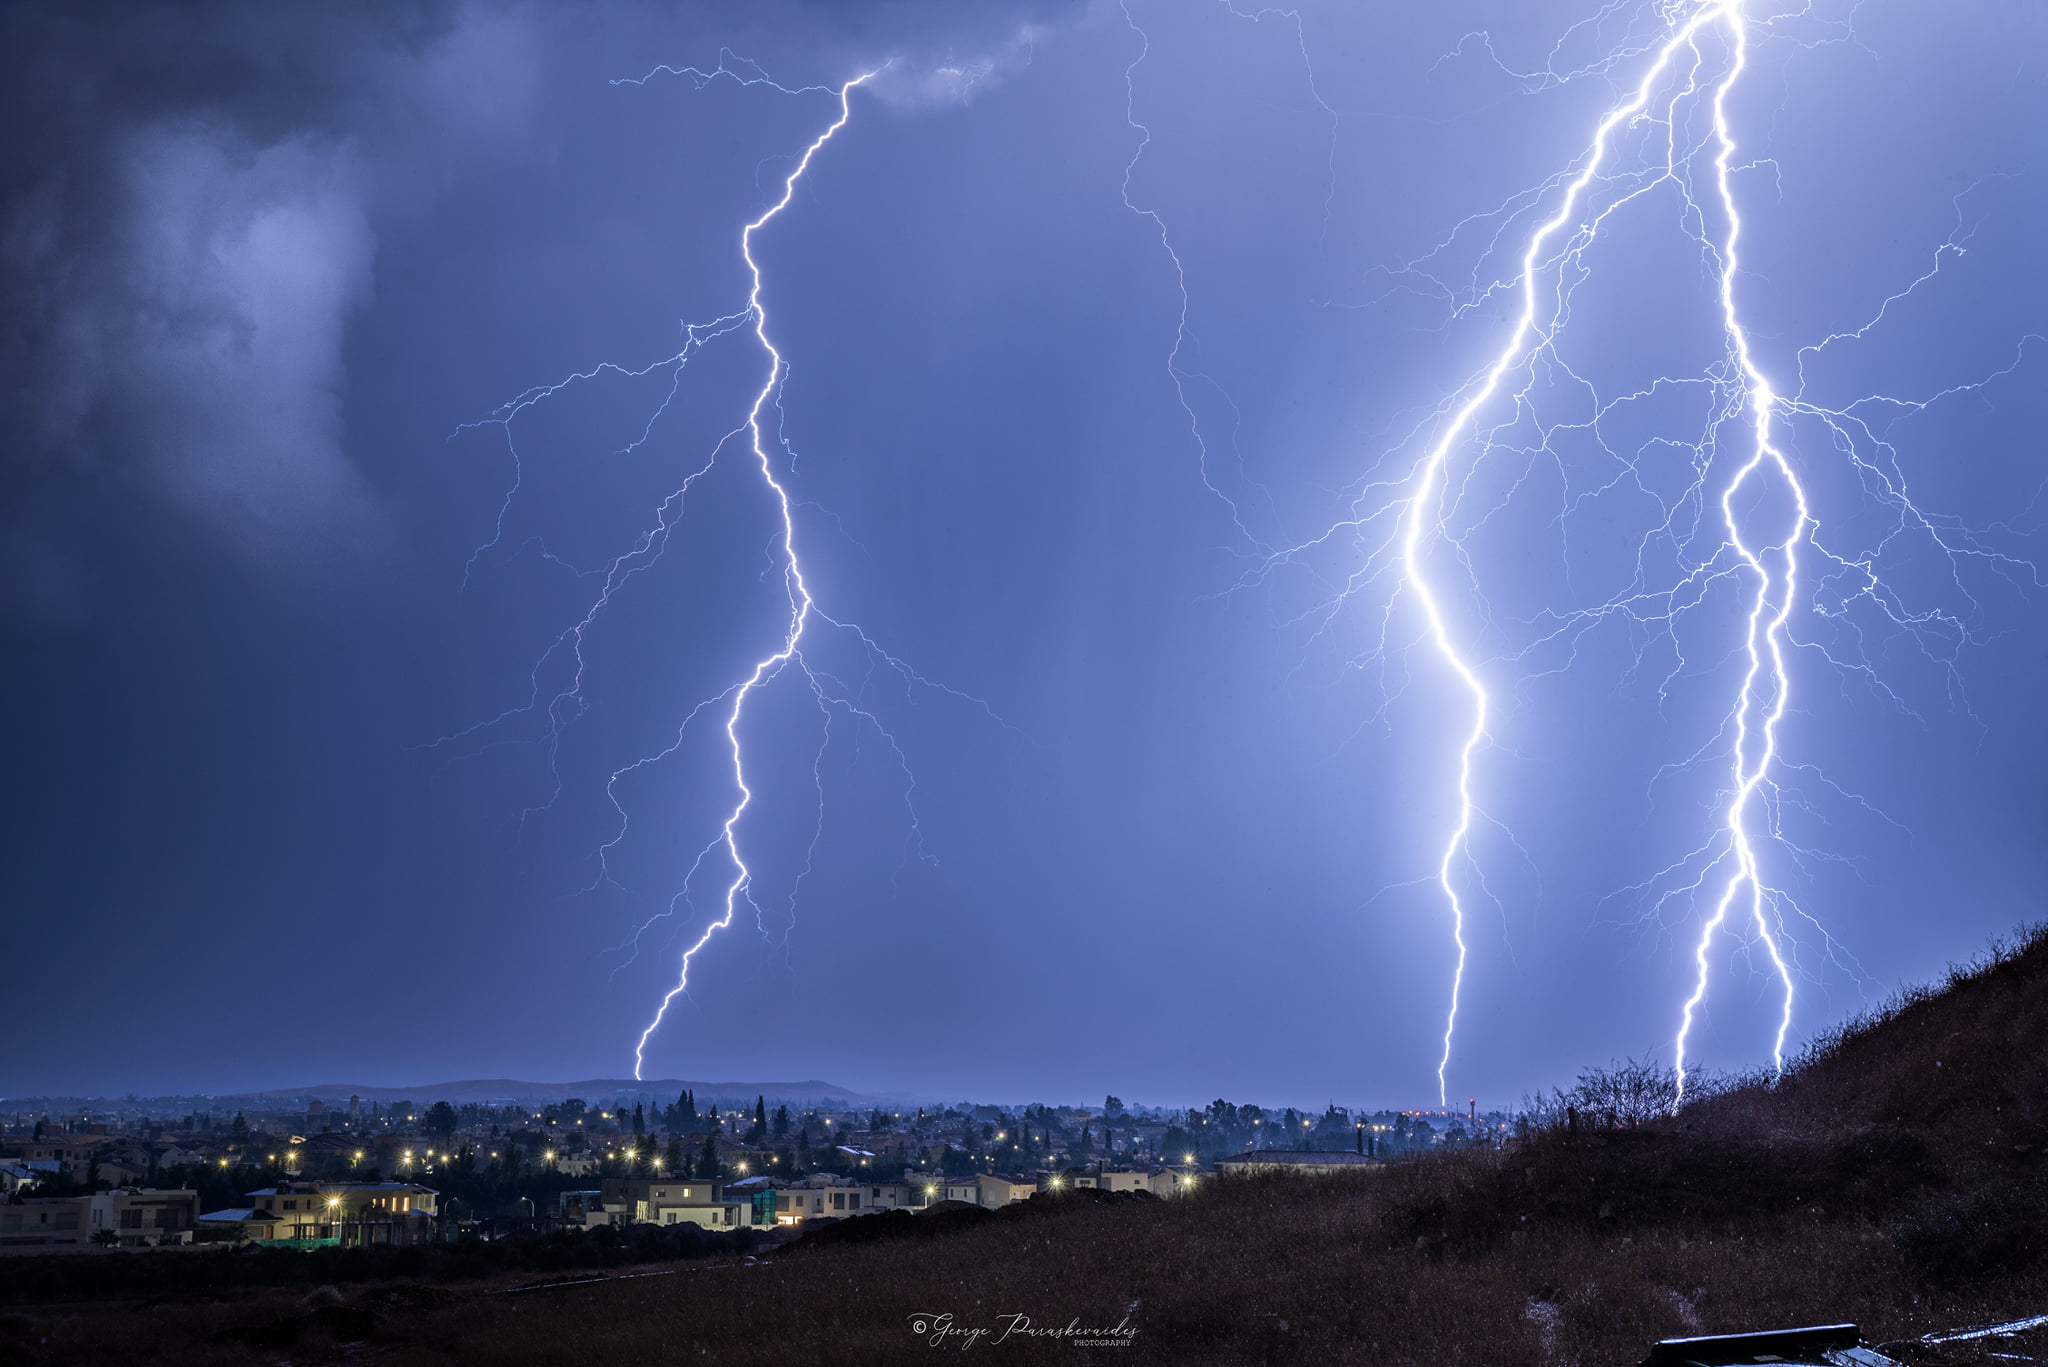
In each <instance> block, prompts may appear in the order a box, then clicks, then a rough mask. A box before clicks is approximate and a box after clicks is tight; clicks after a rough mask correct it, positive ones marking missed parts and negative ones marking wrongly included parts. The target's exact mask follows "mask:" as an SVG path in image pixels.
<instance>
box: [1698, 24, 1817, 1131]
mask: <svg viewBox="0 0 2048 1367" xmlns="http://www.w3.org/2000/svg"><path fill="white" fill-rule="evenodd" d="M1705 13H1706V14H1707V15H1711V16H1716V17H1721V18H1725V19H1726V20H1727V23H1728V30H1729V41H1730V44H1731V45H1732V47H1733V49H1734V51H1733V53H1732V55H1731V56H1730V58H1729V62H1728V71H1727V74H1726V75H1725V76H1724V77H1723V78H1722V80H1721V83H1720V85H1719V86H1718V87H1717V88H1716V89H1715V91H1714V104H1713V110H1714V138H1715V140H1716V142H1717V144H1718V147H1719V150H1718V151H1717V153H1716V154H1715V157H1714V184H1715V187H1716V188H1717V190H1718V191H1719V193H1720V197H1721V210H1722V212H1723V213H1724V214H1725V215H1726V216H1727V220H1728V231H1727V235H1726V237H1725V238H1724V239H1723V241H1722V245H1721V261H1720V273H1721V316H1722V319H1723V322H1724V325H1725V327H1726V328H1727V332H1728V339H1729V341H1730V343H1731V344H1732V346H1733V348H1734V351H1735V359H1736V364H1737V365H1738V366H1739V367H1740V369H1741V372H1742V375H1743V378H1744V380H1745V382H1746V388H1747V390H1748V395H1749V413H1750V421H1751V424H1752V425H1753V427H1754V429H1755V434H1756V450H1755V451H1754V452H1752V453H1751V455H1750V457H1749V459H1748V460H1747V461H1746V462H1744V463H1743V465H1742V466H1741V467H1740V469H1738V470H1737V471H1736V474H1735V477H1734V478H1733V479H1731V480H1730V481H1729V482H1728V486H1727V488H1726V489H1724V490H1723V491H1722V493H1721V517H1722V521H1723V523H1724V525H1726V527H1727V528H1728V540H1729V543H1730V544H1731V545H1733V546H1734V547H1735V550H1736V553H1737V554H1738V555H1740V556H1741V557H1742V560H1743V563H1744V564H1745V565H1747V566H1748V567H1749V569H1750V572H1751V573H1752V574H1754V575H1755V576H1756V596H1755V598H1754V599H1752V600H1751V604H1750V609H1749V615H1748V618H1747V625H1746V631H1745V635H1744V640H1743V646H1744V649H1745V650H1746V651H1747V653H1748V657H1749V668H1748V670H1747V672H1746V673H1745V674H1744V675H1743V679H1742V692H1741V694H1740V695H1739V697H1738V699H1737V702H1736V707H1735V745H1734V755H1733V759H1734V770H1735V773H1734V783H1735V788H1734V796H1733V797H1732V798H1731V799H1730V801H1729V803H1728V815H1727V831H1728V840H1729V844H1730V846H1731V848H1732V849H1733V851H1734V854H1735V872H1734V873H1733V874H1731V875H1730V876H1729V878H1728V880H1727V882H1726V884H1725V885H1724V886H1723V888H1722V891H1721V897H1720V900H1719V901H1718V902H1717V903H1716V904H1715V906H1714V914H1713V915H1712V916H1710V917H1709V918H1707V922H1706V924H1705V925H1704V926H1703V927H1701V930H1700V938H1699V945H1698V948H1697V949H1696V951H1695V952H1694V955H1693V959H1694V963H1695V964H1696V966H1697V967H1698V969H1699V977H1698V980H1697V983H1696V985H1695V986H1694V988H1693V993H1692V995H1691V996H1690V997H1688V998H1686V1002H1685V1009H1684V1013H1683V1020H1682V1022H1681V1023H1680V1025H1679V1027H1678V1036H1677V1039H1676V1041H1675V1043H1674V1048H1675V1050H1676V1057H1675V1058H1674V1059H1673V1067H1674V1068H1675V1069H1676V1070H1677V1074H1678V1091H1677V1098H1676V1099H1677V1101H1679V1102H1683V1101H1684V1100H1685V1077H1686V1073H1685V1046H1686V1041H1687V1039H1688V1038H1689V1037H1690V1036H1691V1034H1692V1022H1693V1013H1694V1012H1695V1011H1696V1010H1698V1009H1699V1004H1700V1002H1701V1001H1702V1000H1703V999H1704V998H1705V997H1706V995H1707V952H1708V949H1709V948H1710V946H1711V945H1712V944H1713V940H1714V937H1715V935H1716V934H1718V933H1719V931H1720V929H1721V925H1722V923H1723V922H1724V921H1725V920H1726V919H1727V916H1728V909H1729V907H1730V906H1731V905H1732V904H1733V903H1734V901H1735V899H1736V898H1737V897H1738V896H1740V895H1741V894H1742V891H1743V889H1744V888H1747V889H1748V891H1749V901H1750V913H1751V916H1752V918H1753V919H1754V921H1755V923H1756V932H1757V937H1758V938H1759V939H1760V940H1761V941H1762V942H1763V945H1764V948H1765V950H1766V951H1767V952H1768V953H1769V954H1770V956H1771V962H1772V964H1773V965H1775V966H1776V968H1777V971H1778V978H1779V981H1780V982H1782V983H1783V984H1784V988H1785V1004H1784V1010H1783V1012H1782V1013H1781V1014H1780V1015H1779V1017H1778V1032H1777V1035H1776V1036H1775V1037H1774V1038H1773V1039H1772V1041H1771V1066H1772V1067H1773V1068H1774V1069H1775V1070H1777V1071H1778V1072H1783V1071H1784V1068H1785V1035H1786V1033H1787V1032H1788V1031H1790V1030H1791V1028H1792V1004H1793V983H1792V970H1791V967H1790V966H1789V965H1788V964H1787V963H1786V962H1785V956H1784V954H1783V953H1782V952H1781V951H1780V950H1779V948H1778V940H1777V937H1776V936H1775V935H1774V934H1773V933H1772V931H1771V924H1770V918H1769V917H1767V916H1765V915H1764V884H1763V877H1762V874H1761V872H1760V871H1759V870H1758V868H1757V856H1756V848H1755V846H1754V845H1753V844H1752V843H1751V841H1750V833H1749V822H1748V814H1749V806H1750V802H1751V800H1752V799H1753V798H1754V797H1755V795H1756V791H1757V787H1758V785H1759V784H1761V783H1762V782H1764V781H1765V778H1766V777H1767V775H1768V774H1769V773H1770V769H1771V765H1772V763H1773V762H1774V761H1775V760H1776V759H1777V755H1778V723H1779V721H1780V720H1781V719H1782V718H1783V717H1784V715H1785V706H1786V703H1787V702H1788V701H1789V700H1790V698H1791V694H1792V680H1791V676H1790V674H1788V673H1787V672H1786V668H1785V621H1786V619H1787V618H1788V617H1790V616H1791V614H1792V602H1793V594H1794V592H1795V591H1796V588H1797V581H1798V575H1799V544H1800V542H1801V541H1802V540H1803V539H1804V538H1805V536H1806V529H1807V524H1808V521H1809V519H1808V515H1807V502H1806V490H1805V489H1804V488H1803V487H1802V486H1801V484H1800V482H1799V476H1798V475H1797V474H1796V473H1794V471H1793V469H1792V465H1791V462H1790V461H1788V460H1786V459H1785V453H1784V452H1783V451H1781V450H1780V449H1779V448H1778V447H1777V445H1775V444H1774V443H1773V442H1772V440H1771V415H1772V412H1773V410H1774V409H1775V408H1776V406H1777V399H1776V398H1775V396H1774V394H1773V392H1772V388H1771V383H1770V381H1769V380H1767V379H1766V378H1764V375H1763V372H1762V371H1761V370H1759V369H1758V368H1757V363H1756V358H1755V356H1754V355H1753V354H1752V353H1751V351H1750V346H1749V332H1748V329H1746V328H1745V327H1744V326H1743V324H1742V318H1741V315H1740V314H1739V312H1738V311H1737V309H1736V306H1735V276H1736V272H1737V270H1738V269H1739V258H1738V256H1737V255H1736V249H1737V247H1738V245H1739V243H1740V241H1741V238H1742V214H1741V212H1740V210H1739V209H1738V208H1737V206H1736V202H1735V191H1734V188H1733V187H1732V186H1731V185H1730V184H1729V181H1728V175H1729V166H1730V161H1731V158H1733V157H1734V155H1735V137H1734V135H1733V134H1732V133H1731V132H1730V131H1729V127H1728V92H1729V91H1730V90H1732V89H1734V87H1735V83H1736V81H1738V80H1739V79H1741V76H1742V73H1743V70H1744V68H1745V67H1746V66H1747V65H1748V63H1749V22H1748V18H1747V16H1746V15H1744V13H1743V10H1742V6H1741V4H1740V3H1739V0H1736V3H1730V4H1724V5H1718V6H1716V7H1715V8H1714V9H1712V10H1709V11H1706V12H1705ZM1767 462H1768V464H1769V465H1770V467H1771V469H1773V470H1775V471H1776V472H1777V474H1778V476H1779V478H1780V479H1782V480H1783V481H1784V484H1785V487H1786V489H1787V491H1788V492H1789V493H1790V494H1791V496H1792V500H1793V504H1794V506H1795V507H1796V508H1797V510H1798V511H1797V515H1796V516H1795V517H1794V519H1793V522H1792V526H1791V527H1790V528H1789V529H1788V530H1787V531H1786V533H1785V536H1784V540H1783V541H1782V542H1780V543H1779V544H1778V545H1777V546H1775V547H1764V548H1761V549H1758V548H1752V547H1751V546H1750V544H1749V543H1748V541H1746V540H1745V539H1744V538H1743V535H1742V527H1741V522H1740V519H1738V517H1737V516H1736V512H1735V499H1736V497H1737V495H1739V494H1740V493H1741V492H1742V489H1743V486H1744V485H1746V484H1747V483H1749V480H1750V477H1751V476H1752V475H1755V474H1756V473H1757V471H1758V470H1760V469H1761V468H1763V467H1764V465H1765V464H1766V463H1767ZM1766 551H1775V552H1776V553H1777V555H1778V556H1779V557H1781V567H1780V570H1779V573H1778V574H1777V575H1775V576H1774V575H1773V574H1772V572H1771V569H1770V567H1769V566H1768V565H1766V564H1765V562H1764V553H1765V552H1766ZM1774 590H1775V593H1774ZM1774 596H1775V597H1776V599H1777V607H1776V609H1775V610H1773V609H1772V608H1771V601H1772V598H1773V597H1774ZM1766 614H1768V616H1766ZM1766 653H1768V654H1769V656H1770V668H1769V682H1768V685H1767V687H1766V691H1767V693H1768V695H1769V696H1768V701H1767V702H1766V701H1765V700H1764V699H1761V698H1759V696H1758V691H1757V684H1758V678H1759V676H1760V675H1762V674H1764V672H1765V668H1764V656H1765V654H1766ZM1759 706H1761V707H1762V708H1763V709H1764V715H1763V719H1762V721H1761V723H1760V724H1759V725H1758V726H1757V728H1756V729H1757V731H1758V732H1759V733H1760V739H1759V740H1758V741H1757V742H1756V744H1755V748H1756V759H1755V763H1754V764H1750V763H1749V751H1750V749H1751V738H1750V732H1751V716H1752V712H1753V710H1754V709H1756V708H1758V707H1759Z"/></svg>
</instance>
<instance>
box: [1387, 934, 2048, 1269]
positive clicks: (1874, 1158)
mask: <svg viewBox="0 0 2048 1367" xmlns="http://www.w3.org/2000/svg"><path fill="white" fill-rule="evenodd" d="M2044 1045H2048V932H2044V930H2043V929H2042V928H2038V927H2037V928H2033V929H2031V930H2029V931H2027V932H2025V933H2024V934H2023V935H2022V936H2021V937H2020V938H2019V939H2017V940H2015V941H2014V942H2011V943H1997V944H1994V945H1993V946H1992V949H1991V951H1990V952H1989V953H1988V954H1987V955H1986V956H1985V957H1983V958H1981V959H1979V960H1978V961H1976V962H1975V963H1972V964H1969V965H1963V966H1959V967H1957V968H1955V969H1952V970H1951V971H1950V973H1949V975H1948V979H1947V981H1946V983H1945V984H1943V985H1942V986H1941V987H1939V988H1926V989H1916V990H1912V991H1909V992H1906V993H1904V994H1902V995H1901V996H1900V997H1899V998H1898V999H1896V1000H1895V1001H1894V1002H1893V1003H1892V1004H1890V1005H1889V1006H1887V1007H1886V1008H1884V1009H1883V1010H1881V1011H1879V1012H1876V1013H1874V1014H1872V1015H1870V1016H1867V1017H1864V1018H1862V1019H1860V1020H1857V1021H1854V1022H1851V1023H1850V1024H1848V1025H1847V1026H1845V1027H1843V1028H1842V1029H1840V1030H1838V1031H1836V1032H1834V1033H1832V1034H1830V1035H1828V1036H1826V1037H1824V1038H1822V1039H1820V1040H1818V1041H1816V1043H1815V1044H1814V1045H1813V1046H1812V1047H1811V1048H1810V1049H1809V1050H1808V1051H1807V1052H1806V1054H1805V1055H1804V1056H1803V1057H1802V1058H1801V1059H1800V1060H1799V1061H1798V1062H1797V1063H1796V1064H1795V1065H1794V1066H1793V1067H1791V1068H1790V1069H1788V1070H1787V1072H1786V1074H1785V1076H1784V1077H1783V1078H1782V1079H1780V1080H1778V1081H1777V1082H1776V1083H1775V1084H1773V1083H1771V1082H1769V1081H1767V1080H1748V1081H1744V1082H1741V1083H1738V1084H1736V1085H1729V1086H1724V1087H1720V1088H1718V1089H1715V1090H1713V1091H1712V1094H1710V1095H1708V1096H1706V1097H1705V1098H1703V1099H1701V1100H1697V1101H1694V1102H1692V1103H1691V1104H1689V1105H1687V1106H1686V1107H1685V1108H1684V1109H1683V1110H1682V1111H1681V1112H1680V1113H1679V1115H1678V1116H1676V1117H1671V1116H1669V1115H1658V1114H1653V1113H1645V1111H1644V1110H1643V1109H1642V1108H1640V1107H1637V1108H1636V1109H1635V1112H1634V1114H1633V1115H1631V1114H1629V1113H1628V1108H1627V1107H1626V1106H1624V1107H1623V1108H1621V1110H1620V1112H1619V1114H1617V1110H1616V1108H1615V1107H1613V1106H1603V1105H1602V1104H1601V1103H1602V1099H1603V1097H1606V1096H1612V1095H1624V1096H1628V1097H1639V1096H1641V1095H1643V1094H1644V1093H1645V1092H1646V1091H1648V1090H1654V1089H1649V1088H1645V1087H1644V1086H1643V1085H1642V1073H1643V1070H1642V1069H1641V1068H1640V1067H1636V1068H1635V1069H1634V1070H1633V1072H1632V1071H1631V1070H1630V1069H1628V1068H1624V1069H1619V1070H1615V1071H1613V1072H1604V1071H1596V1072H1593V1073H1590V1074H1588V1075H1587V1076H1586V1078H1585V1079H1582V1083H1581V1087H1580V1088H1579V1089H1578V1091H1577V1092H1576V1093H1575V1094H1574V1095H1572V1096H1567V1097H1561V1098H1559V1099H1558V1104H1555V1105H1553V1106H1551V1107H1549V1108H1548V1110H1547V1112H1546V1114H1545V1117H1544V1123H1543V1124H1541V1125H1540V1126H1538V1127H1536V1128H1533V1129H1532V1130H1531V1131H1530V1132H1529V1133H1527V1134H1525V1135H1524V1136H1523V1137H1522V1139H1521V1140H1520V1142H1519V1143H1517V1144H1516V1145H1515V1146H1513V1149H1512V1151H1511V1152H1509V1153H1507V1154H1505V1155H1503V1156H1501V1157H1498V1158H1496V1157H1494V1156H1492V1155H1486V1156H1483V1157H1481V1156H1452V1155H1445V1156H1442V1157H1441V1158H1438V1159H1436V1160H1434V1161H1430V1162H1424V1163H1422V1164H1418V1165H1416V1166H1415V1167H1414V1168H1412V1169H1411V1170H1409V1171H1408V1172H1406V1173H1403V1174H1402V1175H1401V1178H1400V1179H1399V1180H1400V1182H1401V1184H1402V1185H1403V1186H1411V1187H1413V1188H1415V1190H1414V1191H1413V1193H1412V1194H1411V1195H1409V1196H1408V1197H1407V1198H1406V1199H1404V1200H1401V1201H1399V1202H1397V1203H1396V1204H1395V1206H1394V1208H1393V1209H1391V1210H1389V1212H1388V1214H1387V1220H1388V1228H1387V1234H1388V1237H1389V1238H1390V1240H1393V1241H1396V1242H1399V1241H1406V1242H1408V1243H1412V1244H1418V1245H1419V1246H1421V1247H1425V1248H1426V1247H1430V1246H1433V1245H1436V1244H1441V1245H1443V1246H1444V1247H1445V1249H1446V1250H1447V1251H1455V1252H1459V1253H1463V1254H1467V1255H1470V1254H1472V1253H1476V1252H1479V1251H1483V1250H1485V1249H1488V1248H1491V1247H1493V1246H1494V1245H1495V1244H1496V1243H1498V1242H1499V1241H1500V1240H1502V1239H1503V1238H1510V1237H1513V1236H1514V1235H1515V1234H1516V1233H1517V1232H1518V1231H1527V1230H1529V1229H1530V1228H1531V1227H1532V1226H1550V1225H1557V1224H1564V1225H1570V1226H1575V1227H1578V1228H1580V1229H1584V1230H1598V1229H1602V1228H1606V1229H1613V1230H1628V1229H1640V1228H1661V1227H1666V1226H1670V1227H1678V1226H1689V1227H1694V1228H1697V1229H1701V1230H1720V1231H1722V1232H1723V1233H1725V1234H1728V1235H1731V1236H1732V1235H1734V1234H1736V1233H1739V1232H1741V1231H1743V1230H1745V1229H1754V1228H1762V1227H1772V1226H1777V1225H1782V1224H1783V1223H1784V1222H1787V1221H1819V1220H1854V1221H1859V1222H1866V1223H1869V1224H1874V1225H1877V1226H1879V1227H1882V1228H1883V1229H1885V1230H1886V1231H1887V1232H1888V1233H1889V1234H1890V1235H1891V1236H1892V1237H1893V1239H1894V1242H1895V1243H1896V1245H1897V1247H1898V1250H1899V1252H1900V1254H1901V1255H1902V1256H1903V1257H1904V1258H1905V1260H1906V1262H1907V1263H1908V1265H1909V1266H1910V1267H1911V1268H1912V1269H1913V1270H1914V1271H1915V1272H1917V1273H1918V1274H1920V1275H1923V1276H1925V1277H1927V1278H1929V1279H1931V1280H1933V1281H1936V1282H1954V1281H1957V1280H1959V1279H1981V1278H1983V1277H1986V1276H1990V1275H1994V1274H1996V1273H1998V1272H2002V1271H2012V1270H2016V1269H2018V1268H2021V1267H2026V1266H2030V1265H2032V1264H2034V1263H2035V1262H2037V1261H2039V1260H2041V1259H2042V1258H2043V1257H2048V1167H2044V1163H2048V1050H2044ZM1627 1084H1635V1085H1633V1086H1630V1085H1627ZM1667 1087H1668V1084H1667ZM1574 1102H1576V1103H1577V1104H1573V1103H1574ZM1567 1106H1569V1107H1570V1111H1569V1112H1568V1111H1567V1110H1566V1107H1567Z"/></svg>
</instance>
